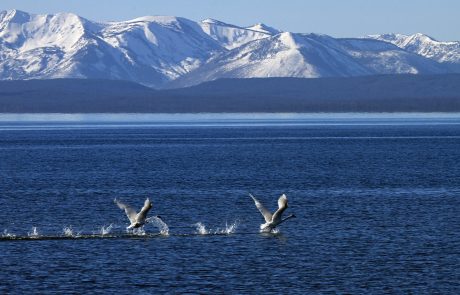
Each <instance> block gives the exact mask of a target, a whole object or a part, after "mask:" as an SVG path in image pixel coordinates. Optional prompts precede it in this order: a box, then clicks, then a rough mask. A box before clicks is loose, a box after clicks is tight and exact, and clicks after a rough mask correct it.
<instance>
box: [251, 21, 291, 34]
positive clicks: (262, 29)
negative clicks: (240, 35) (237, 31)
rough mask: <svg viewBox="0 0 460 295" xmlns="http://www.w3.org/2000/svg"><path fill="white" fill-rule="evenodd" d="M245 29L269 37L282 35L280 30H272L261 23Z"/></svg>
mask: <svg viewBox="0 0 460 295" xmlns="http://www.w3.org/2000/svg"><path fill="white" fill-rule="evenodd" d="M246 29H248V30H251V31H256V32H261V33H265V34H269V35H276V34H279V33H282V32H281V31H280V30H278V29H275V28H272V27H269V26H267V25H265V24H262V23H258V24H255V25H253V26H251V27H247V28H246Z"/></svg>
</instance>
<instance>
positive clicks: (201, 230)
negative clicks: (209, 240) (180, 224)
mask: <svg viewBox="0 0 460 295" xmlns="http://www.w3.org/2000/svg"><path fill="white" fill-rule="evenodd" d="M194 225H195V226H196V233H197V234H199V235H207V234H209V232H208V230H207V229H206V226H205V225H204V224H203V223H201V222H198V223H195V224H194Z"/></svg>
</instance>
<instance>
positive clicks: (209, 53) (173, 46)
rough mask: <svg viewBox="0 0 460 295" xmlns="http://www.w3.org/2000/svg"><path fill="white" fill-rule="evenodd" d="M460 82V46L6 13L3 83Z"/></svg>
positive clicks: (2, 17) (1, 31)
mask: <svg viewBox="0 0 460 295" xmlns="http://www.w3.org/2000/svg"><path fill="white" fill-rule="evenodd" d="M448 73H460V42H441V41H437V40H435V39H433V38H431V37H429V36H426V35H423V34H415V35H410V36H409V35H402V34H382V35H370V36H365V37H362V38H333V37H331V36H328V35H322V34H301V33H291V32H283V31H281V30H278V29H275V28H272V27H269V26H267V25H264V24H256V25H252V26H249V27H240V26H236V25H231V24H226V23H223V22H220V21H217V20H213V19H206V20H203V21H200V22H195V21H192V20H188V19H185V18H181V17H169V16H146V17H140V18H136V19H133V20H129V21H122V22H104V23H102V22H95V21H90V20H87V19H85V18H82V17H80V16H78V15H75V14H72V13H58V14H54V15H51V14H48V15H35V14H29V13H27V12H23V11H19V10H8V11H2V12H0V80H28V79H56V78H84V79H110V80H127V81H134V82H136V83H140V84H143V85H145V86H149V87H153V88H157V89H161V88H181V87H187V86H191V85H197V84H200V83H203V82H207V81H212V80H217V79H221V78H269V77H297V78H327V77H356V76H369V75H383V74H388V75H390V74H427V75H428V74H429V75H433V74H448Z"/></svg>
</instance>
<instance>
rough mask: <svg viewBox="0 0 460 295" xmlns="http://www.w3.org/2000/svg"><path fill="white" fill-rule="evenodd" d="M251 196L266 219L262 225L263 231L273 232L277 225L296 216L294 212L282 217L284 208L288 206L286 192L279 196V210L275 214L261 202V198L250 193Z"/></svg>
mask: <svg viewBox="0 0 460 295" xmlns="http://www.w3.org/2000/svg"><path fill="white" fill-rule="evenodd" d="M249 196H250V197H251V198H252V199H253V200H254V203H255V204H256V207H257V209H259V211H260V213H261V214H262V216H263V217H264V219H265V223H264V224H261V225H260V230H261V232H271V231H272V230H273V229H274V228H275V227H277V226H278V225H280V224H281V223H283V222H285V221H286V220H288V219H290V218H294V217H296V216H295V215H294V214H291V215H289V216H287V217H286V218H284V219H281V216H282V214H283V212H284V210H286V208H287V207H288V199H287V196H286V195H285V194H282V195H281V196H280V197H279V199H278V210H276V211H275V213H273V214H271V213H270V211H268V210H267V208H265V207H264V205H262V203H261V202H259V200H257V199H256V198H255V197H254V196H253V195H252V194H249Z"/></svg>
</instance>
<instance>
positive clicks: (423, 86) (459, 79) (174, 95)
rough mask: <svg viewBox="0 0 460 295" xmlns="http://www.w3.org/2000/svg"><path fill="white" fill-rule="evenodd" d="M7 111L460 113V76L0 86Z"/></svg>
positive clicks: (58, 82) (19, 83) (75, 81)
mask: <svg viewBox="0 0 460 295" xmlns="http://www.w3.org/2000/svg"><path fill="white" fill-rule="evenodd" d="M0 112H2V113H120V112H124V113H132V112H141V113H196V112H460V75H457V74H450V75H430V76H428V75H427V76H424V75H385V76H365V77H354V78H319V79H302V78H265V79H255V78H254V79H222V80H217V81H212V82H206V83H203V84H201V85H198V86H194V87H189V88H181V89H170V90H154V89H151V88H148V87H145V86H142V85H139V84H136V83H132V82H126V81H113V80H84V79H56V80H26V81H0Z"/></svg>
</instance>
